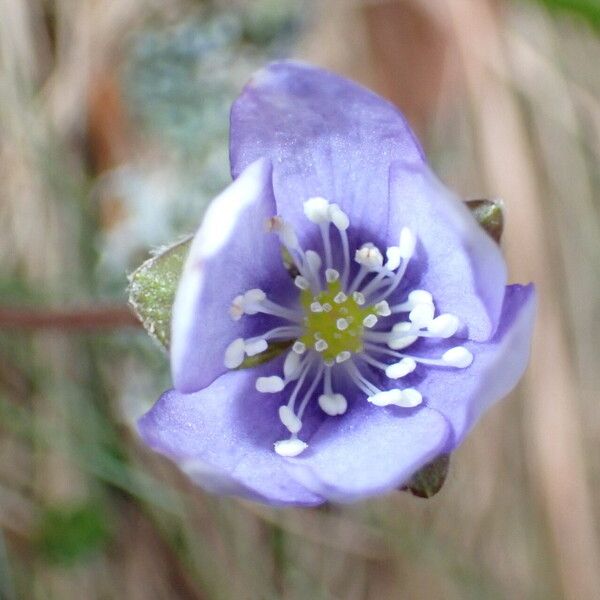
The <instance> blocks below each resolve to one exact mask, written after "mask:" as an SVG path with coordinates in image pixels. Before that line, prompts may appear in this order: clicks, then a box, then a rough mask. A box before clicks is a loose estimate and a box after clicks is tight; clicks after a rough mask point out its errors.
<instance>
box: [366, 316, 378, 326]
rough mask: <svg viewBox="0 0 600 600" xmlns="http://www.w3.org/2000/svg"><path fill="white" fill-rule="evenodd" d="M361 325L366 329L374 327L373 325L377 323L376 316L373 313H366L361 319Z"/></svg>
mask: <svg viewBox="0 0 600 600" xmlns="http://www.w3.org/2000/svg"><path fill="white" fill-rule="evenodd" d="M363 325H364V326H365V327H367V328H368V329H370V328H371V327H375V325H377V317H376V316H375V315H367V316H366V317H365V318H364V319H363Z"/></svg>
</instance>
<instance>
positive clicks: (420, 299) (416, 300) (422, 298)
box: [408, 290, 433, 308]
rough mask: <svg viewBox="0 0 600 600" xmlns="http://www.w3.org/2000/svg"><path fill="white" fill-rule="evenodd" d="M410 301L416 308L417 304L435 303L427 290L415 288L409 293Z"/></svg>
mask: <svg viewBox="0 0 600 600" xmlns="http://www.w3.org/2000/svg"><path fill="white" fill-rule="evenodd" d="M408 301H409V302H410V303H411V304H412V306H413V308H414V307H415V306H417V304H433V296H432V295H431V294H430V293H429V292H427V291H426V290H413V291H412V292H411V293H410V294H409V295H408Z"/></svg>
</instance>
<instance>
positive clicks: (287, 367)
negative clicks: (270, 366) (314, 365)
mask: <svg viewBox="0 0 600 600" xmlns="http://www.w3.org/2000/svg"><path fill="white" fill-rule="evenodd" d="M301 364H302V359H301V358H300V355H299V354H298V353H297V352H294V351H292V352H288V353H287V356H286V357H285V361H284V362H283V375H284V376H285V378H286V379H287V380H288V381H293V380H294V379H297V378H298V377H299V375H300V365H301Z"/></svg>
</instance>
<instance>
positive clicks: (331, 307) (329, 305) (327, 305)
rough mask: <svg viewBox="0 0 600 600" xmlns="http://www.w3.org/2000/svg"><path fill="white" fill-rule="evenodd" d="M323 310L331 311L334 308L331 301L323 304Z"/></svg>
mask: <svg viewBox="0 0 600 600" xmlns="http://www.w3.org/2000/svg"><path fill="white" fill-rule="evenodd" d="M323 310H324V311H325V312H331V311H332V310H333V306H331V304H329V302H325V303H324V304H323Z"/></svg>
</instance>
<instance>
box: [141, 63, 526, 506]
mask: <svg viewBox="0 0 600 600" xmlns="http://www.w3.org/2000/svg"><path fill="white" fill-rule="evenodd" d="M231 164H232V172H233V177H234V181H233V183H232V184H231V185H230V186H229V187H228V188H227V189H226V190H225V191H224V192H223V193H222V194H221V195H220V196H219V197H218V198H216V200H214V202H213V203H212V204H211V206H210V207H209V209H208V211H207V213H206V216H205V218H204V222H203V224H202V226H201V227H200V230H199V231H198V233H197V234H196V237H195V239H194V242H193V244H192V248H191V251H190V255H189V257H188V259H187V263H186V265H185V268H184V272H183V275H182V278H181V282H180V285H179V290H178V293H177V298H176V302H175V306H174V309H173V324H172V347H171V367H172V374H173V381H174V389H172V390H170V391H168V392H166V393H165V394H164V395H163V396H162V397H161V398H160V400H159V401H158V402H157V403H156V405H155V406H154V408H153V409H152V410H151V411H150V412H149V413H148V414H146V415H145V416H144V417H143V418H142V419H141V420H140V422H139V427H140V432H141V434H142V437H143V438H144V440H145V441H146V442H147V443H148V444H149V445H150V446H151V447H152V448H154V449H155V450H157V451H158V452H161V453H163V454H165V455H167V456H169V457H170V458H172V459H173V460H175V461H176V462H177V463H178V464H179V466H180V467H181V468H182V469H183V470H184V471H185V472H186V473H188V474H189V475H190V476H191V477H192V478H193V479H194V481H196V482H197V483H198V484H199V485H201V486H202V487H204V488H205V489H207V490H209V491H213V492H217V493H226V494H235V495H239V496H243V497H246V498H251V499H254V500H259V501H263V502H267V503H269V504H274V505H304V506H309V505H316V504H319V503H322V502H324V501H325V500H334V501H351V500H355V499H358V498H362V497H365V496H369V495H372V494H379V493H382V492H386V491H388V490H393V489H395V488H398V487H399V486H400V485H402V484H403V483H405V482H406V481H407V480H408V479H409V478H410V477H411V476H412V475H413V474H414V473H415V472H416V471H417V470H419V469H420V468H421V467H423V466H424V465H426V464H427V463H429V462H431V461H432V460H433V459H435V458H436V457H437V456H439V455H440V454H443V453H448V452H451V451H452V450H454V449H455V448H456V447H457V446H458V445H459V444H460V443H461V442H462V440H463V439H464V437H465V436H466V434H467V433H468V432H469V430H470V429H471V428H472V427H473V425H474V424H475V422H476V421H477V419H478V418H479V416H480V415H481V414H482V413H483V411H484V410H485V409H487V408H488V407H489V406H490V405H491V404H492V403H493V402H495V401H496V400H498V399H499V398H501V397H502V396H504V395H505V394H507V393H508V392H509V391H510V390H511V389H512V388H513V387H514V385H515V384H516V382H517V381H518V379H519V378H520V376H521V375H522V373H523V371H524V369H525V366H526V363H527V358H528V353H529V343H530V337H531V329H532V323H533V317H534V303H535V301H534V291H533V287H532V286H531V285H529V286H520V285H510V286H506V266H505V263H504V260H503V258H502V255H501V253H500V251H499V249H498V247H497V245H496V244H495V243H494V242H493V241H492V240H491V238H490V237H489V236H488V235H487V234H486V233H485V232H484V231H483V230H482V229H481V228H480V226H479V225H478V224H477V222H476V221H475V220H474V218H473V217H472V216H471V214H470V212H469V211H468V210H467V209H466V208H465V206H464V204H463V203H462V202H461V201H459V199H458V198H456V197H455V196H454V195H452V194H451V193H450V192H449V191H448V190H447V189H445V188H444V187H443V186H442V184H441V183H440V182H439V181H438V180H437V179H436V178H435V176H434V175H433V174H432V172H431V171H430V169H429V167H428V166H427V163H426V162H425V158H424V155H423V151H422V150H421V148H420V146H419V143H418V142H417V140H416V139H415V137H414V135H413V133H412V132H411V131H410V129H409V127H408V125H407V124H406V121H405V120H404V118H403V117H402V115H401V114H400V113H399V112H398V111H397V110H396V109H395V108H394V107H393V106H391V105H390V104H388V103H387V102H386V101H384V100H382V99H381V98H379V97H377V96H376V95H375V94H373V93H371V92H369V91H367V90H365V89H364V88H362V87H359V86H357V85H356V84H354V83H351V82H349V81H347V80H345V79H342V78H340V77H337V76H335V75H333V74H331V73H328V72H325V71H322V70H319V69H316V68H313V67H310V66H307V65H303V64H299V63H295V62H278V63H273V64H271V65H270V66H268V67H267V68H266V69H264V70H262V71H260V72H259V73H257V74H256V75H255V76H254V77H253V79H252V80H251V81H250V83H249V84H248V85H247V86H246V88H245V89H244V91H243V93H242V94H241V96H240V97H239V98H238V100H237V101H236V102H235V104H234V106H233V109H232V112H231ZM273 344H276V345H280V346H283V345H285V348H286V349H285V351H284V352H283V354H280V355H279V357H278V358H275V359H273V360H271V361H267V362H264V363H262V364H260V366H257V367H254V368H239V367H241V366H243V365H242V363H243V362H244V361H245V360H247V358H248V357H254V356H257V355H259V354H261V353H262V352H265V351H267V350H268V348H269V346H272V345H273Z"/></svg>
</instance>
